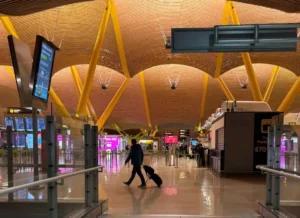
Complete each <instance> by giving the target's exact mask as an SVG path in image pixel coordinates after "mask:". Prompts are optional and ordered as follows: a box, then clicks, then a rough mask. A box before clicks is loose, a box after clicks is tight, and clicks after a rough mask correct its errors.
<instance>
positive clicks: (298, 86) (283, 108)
mask: <svg viewBox="0 0 300 218" xmlns="http://www.w3.org/2000/svg"><path fill="white" fill-rule="evenodd" d="M299 90H300V77H298V78H297V80H296V82H295V83H294V85H293V86H292V88H291V89H290V91H289V92H288V93H287V95H286V96H285V98H284V99H283V101H282V102H281V104H280V106H279V107H278V109H277V111H279V112H287V110H288V109H289V107H290V105H291V104H292V102H293V101H294V99H295V97H296V95H297V94H298V93H299Z"/></svg>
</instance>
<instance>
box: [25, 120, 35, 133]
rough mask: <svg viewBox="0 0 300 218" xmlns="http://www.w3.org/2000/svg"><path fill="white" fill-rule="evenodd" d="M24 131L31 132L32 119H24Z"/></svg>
mask: <svg viewBox="0 0 300 218" xmlns="http://www.w3.org/2000/svg"><path fill="white" fill-rule="evenodd" d="M26 130H27V131H33V127H32V118H31V117H27V118H26Z"/></svg>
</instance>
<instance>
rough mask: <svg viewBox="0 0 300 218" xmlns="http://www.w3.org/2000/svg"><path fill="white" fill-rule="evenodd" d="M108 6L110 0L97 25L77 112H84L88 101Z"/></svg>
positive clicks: (107, 15)
mask: <svg viewBox="0 0 300 218" xmlns="http://www.w3.org/2000/svg"><path fill="white" fill-rule="evenodd" d="M110 7H111V4H110V1H108V5H107V8H106V9H105V11H104V14H103V16H102V19H101V23H100V27H99V30H98V34H97V37H96V42H95V45H94V50H93V53H92V56H91V60H90V65H89V69H88V72H87V75H86V78H85V81H84V86H83V89H82V93H81V96H80V98H79V103H78V106H77V110H76V113H77V114H84V112H85V107H86V105H87V102H88V99H89V96H90V91H91V88H92V84H93V80H94V75H95V70H96V65H97V63H98V59H99V56H100V49H101V47H102V44H103V41H104V36H105V32H106V27H107V23H108V19H109V14H110Z"/></svg>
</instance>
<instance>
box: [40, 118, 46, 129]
mask: <svg viewBox="0 0 300 218" xmlns="http://www.w3.org/2000/svg"><path fill="white" fill-rule="evenodd" d="M43 129H46V127H45V119H44V118H39V119H38V130H39V131H41V130H43Z"/></svg>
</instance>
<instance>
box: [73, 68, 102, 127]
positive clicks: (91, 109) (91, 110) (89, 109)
mask: <svg viewBox="0 0 300 218" xmlns="http://www.w3.org/2000/svg"><path fill="white" fill-rule="evenodd" d="M70 69H71V72H72V75H73V79H74V82H75V86H76V90H77V93H78V96H80V95H81V93H82V88H83V84H82V81H81V78H80V76H79V73H78V71H77V68H76V67H75V66H70ZM86 112H87V114H88V115H89V116H91V115H92V118H93V121H94V122H95V123H96V122H97V120H98V116H97V114H96V112H95V109H94V107H93V105H92V103H91V101H90V99H88V102H87V107H86Z"/></svg>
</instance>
